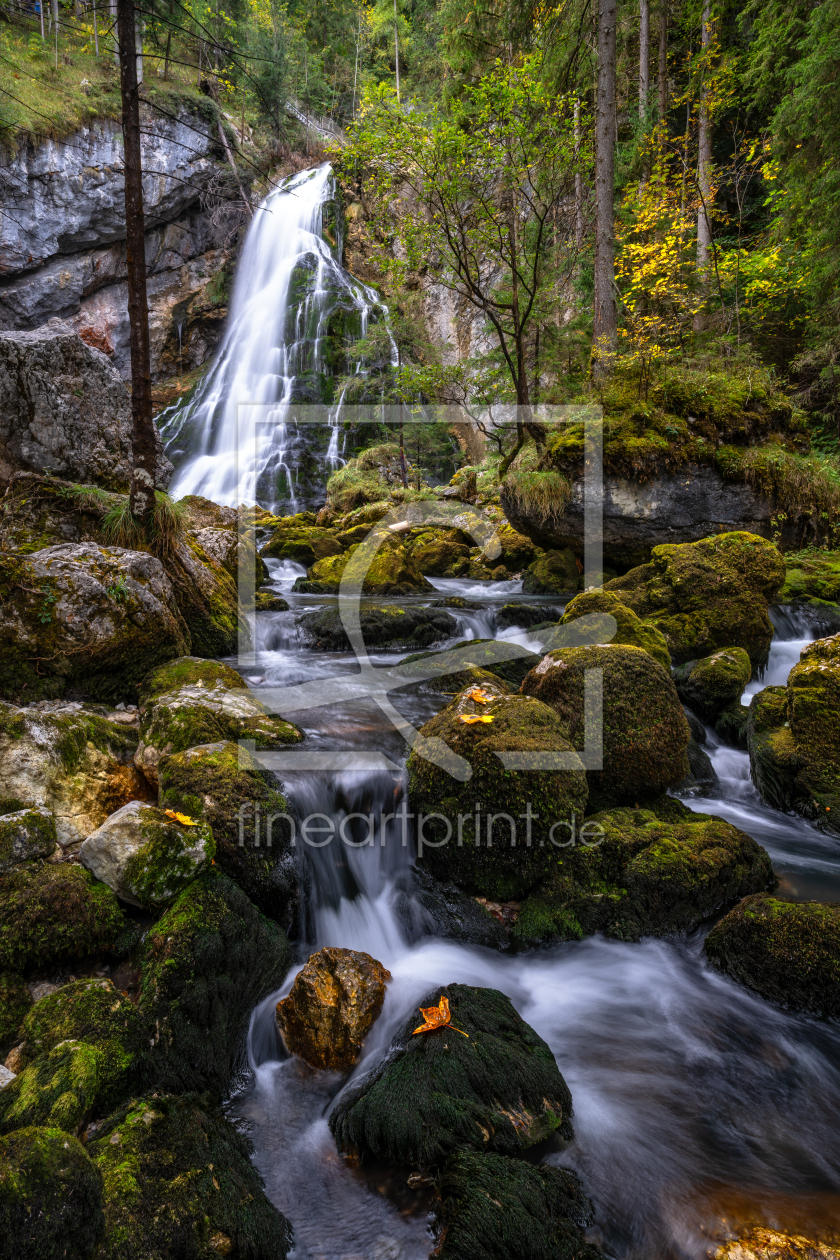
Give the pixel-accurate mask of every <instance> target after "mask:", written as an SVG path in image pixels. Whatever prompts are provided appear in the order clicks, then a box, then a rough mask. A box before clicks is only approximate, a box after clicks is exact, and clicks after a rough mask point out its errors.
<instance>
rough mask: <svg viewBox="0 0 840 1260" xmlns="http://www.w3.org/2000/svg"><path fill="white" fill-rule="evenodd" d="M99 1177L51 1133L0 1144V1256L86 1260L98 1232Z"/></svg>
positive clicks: (68, 1140) (72, 1145)
mask: <svg viewBox="0 0 840 1260" xmlns="http://www.w3.org/2000/svg"><path fill="white" fill-rule="evenodd" d="M104 1224H105V1221H104V1217H103V1213H102V1177H101V1176H100V1174H99V1172H98V1171H97V1169H96V1168H95V1167H94V1165H93V1164H92V1163H91V1161H90V1159H89V1158H88V1155H87V1154H86V1152H85V1148H84V1147H83V1146H82V1144H81V1142H78V1141H77V1140H76V1139H75V1138H74V1137H70V1136H68V1134H66V1133H63V1132H62V1131H61V1130H60V1129H57V1128H35V1127H29V1128H23V1129H19V1130H18V1132H17V1133H12V1134H10V1135H9V1136H8V1137H4V1138H0V1256H2V1257H3V1260H89V1258H90V1256H91V1255H92V1254H93V1252H94V1249H95V1248H96V1245H97V1243H98V1242H99V1239H100V1238H101V1236H102V1231H103V1228H104Z"/></svg>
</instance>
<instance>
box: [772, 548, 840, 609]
mask: <svg viewBox="0 0 840 1260" xmlns="http://www.w3.org/2000/svg"><path fill="white" fill-rule="evenodd" d="M803 597H805V598H811V599H821V600H827V601H829V602H832V603H836V602H837V601H838V600H840V551H818V550H813V549H808V550H806V551H799V552H790V553H788V554H787V555H786V556H785V583H784V586H783V587H782V589H781V590H780V591H779V600H780V602H781V603H784V604H787V603H790V602H791V600H794V599H801V598H803Z"/></svg>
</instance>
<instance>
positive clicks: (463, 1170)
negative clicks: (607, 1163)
mask: <svg viewBox="0 0 840 1260" xmlns="http://www.w3.org/2000/svg"><path fill="white" fill-rule="evenodd" d="M434 1214H435V1233H436V1235H437V1238H438V1245H437V1247H436V1249H435V1253H434V1254H435V1256H436V1257H440V1260H510V1258H511V1256H516V1257H517V1260H602V1258H603V1254H604V1253H603V1252H602V1251H601V1250H600V1248H599V1247H595V1246H592V1245H591V1244H589V1243H587V1242H585V1241H584V1236H583V1229H584V1228H585V1227H586V1226H587V1225H591V1223H592V1220H593V1217H594V1213H593V1210H592V1204H591V1203H590V1202H589V1200H588V1199H587V1197H586V1195H585V1194H584V1193H583V1188H582V1186H581V1184H580V1181H579V1179H578V1177H577V1175H576V1174H575V1173H573V1172H571V1171H570V1170H569V1169H567V1168H552V1167H550V1166H548V1165H546V1164H540V1165H534V1164H530V1163H528V1162H527V1161H526V1160H522V1159H511V1158H510V1157H508V1156H504V1155H489V1154H488V1155H482V1154H477V1153H476V1152H474V1151H458V1152H456V1153H455V1154H454V1155H452V1156H451V1157H450V1159H448V1160H447V1162H446V1164H445V1166H444V1169H443V1176H442V1177H441V1181H440V1198H439V1199H438V1200H437V1201H436V1202H435V1205H434Z"/></svg>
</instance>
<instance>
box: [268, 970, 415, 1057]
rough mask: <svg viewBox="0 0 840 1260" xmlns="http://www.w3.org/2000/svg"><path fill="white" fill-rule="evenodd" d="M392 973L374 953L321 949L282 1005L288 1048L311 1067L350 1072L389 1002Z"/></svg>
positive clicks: (280, 1026) (282, 1029) (280, 1013)
mask: <svg viewBox="0 0 840 1260" xmlns="http://www.w3.org/2000/svg"><path fill="white" fill-rule="evenodd" d="M390 979H391V973H390V971H388V970H386V968H385V967H383V966H382V963H381V962H377V960H376V959H375V958H371V956H370V954H365V953H361V952H360V951H358V950H353V949H322V950H319V951H318V953H317V954H313V955H312V956H311V957H310V958H309V961H308V962H307V963H306V966H305V967H304V968H303V970H302V971H299V972H298V974H297V976H296V977H295V982H294V984H293V985H292V989H291V992H290V993H289V995H288V997H284V998H282V999H281V1000H280V1001H279V1002H278V1003H277V1027H278V1029H279V1030H280V1035H281V1037H282V1038H283V1042H284V1045H285V1046H286V1049H287V1050H288V1051H289V1052H290V1053H291V1054H297V1055H299V1056H300V1057H301V1058H302V1059H303V1060H304V1061H305V1062H306V1063H308V1064H310V1066H311V1067H316V1068H321V1069H327V1070H331V1071H336V1072H349V1070H350V1068H351V1067H352V1066H353V1064H354V1063H355V1062H356V1060H357V1059H358V1057H359V1055H360V1054H361V1052H362V1043H363V1042H364V1039H365V1037H366V1036H367V1035H368V1033H369V1032H370V1030H371V1028H372V1026H373V1023H374V1020H376V1019H377V1017H378V1016H379V1013H380V1011H381V1010H382V1003H383V1002H384V1001H385V985H386V983H387V982H388V981H389V980H390Z"/></svg>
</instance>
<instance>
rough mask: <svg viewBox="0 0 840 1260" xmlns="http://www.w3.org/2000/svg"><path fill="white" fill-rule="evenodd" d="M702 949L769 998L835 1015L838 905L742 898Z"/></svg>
mask: <svg viewBox="0 0 840 1260" xmlns="http://www.w3.org/2000/svg"><path fill="white" fill-rule="evenodd" d="M704 948H705V951H706V957H707V958H708V959H709V961H710V962H711V963H713V964H714V966H716V967H718V968H720V970H722V971H724V972H726V974H727V975H729V976H731V977H732V979H733V980H737V981H738V983H739V984H743V985H746V986H747V988H750V989H754V990H755V992H756V993H760V994H761V996H762V997H765V998H767V999H769V1000H770V1001H771V1002H780V1003H781V1004H782V1005H784V1006H791V1007H793V1008H794V1009H795V1010H799V1011H808V1012H810V1013H811V1014H814V1015H830V1016H837V1015H840V906H837V905H834V904H831V905H824V904H822V903H820V902H817V901H805V902H802V901H799V902H790V901H780V900H779V899H778V898H776V897H771V896H768V895H767V894H759V895H757V896H754V897H746V898H745V899H744V900H743V901H742V902H741V903H740V904H739V905H737V906H736V907H735V909H734V910H730V912H729V914H728V915H726V917H725V918H723V919H721V921H720V922H719V923H718V924H716V925H715V927H714V928H712V930H711V932H710V933H709V935H708V936H707V937H706V943H705V946H704Z"/></svg>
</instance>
